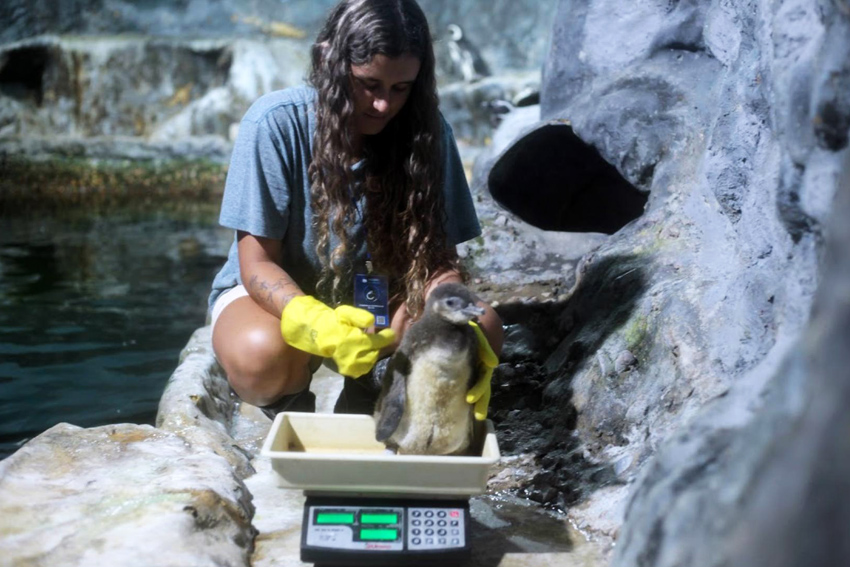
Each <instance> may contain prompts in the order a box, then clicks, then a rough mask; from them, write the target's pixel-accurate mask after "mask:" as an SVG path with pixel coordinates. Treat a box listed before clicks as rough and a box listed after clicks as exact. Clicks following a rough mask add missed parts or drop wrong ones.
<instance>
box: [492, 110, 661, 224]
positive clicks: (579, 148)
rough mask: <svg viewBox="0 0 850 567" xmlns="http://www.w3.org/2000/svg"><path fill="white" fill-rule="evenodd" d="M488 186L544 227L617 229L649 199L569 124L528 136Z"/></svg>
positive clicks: (510, 152)
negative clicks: (576, 133)
mask: <svg viewBox="0 0 850 567" xmlns="http://www.w3.org/2000/svg"><path fill="white" fill-rule="evenodd" d="M645 173H646V175H649V176H651V174H652V172H651V171H649V170H647V171H646V172H645ZM488 185H489V188H490V193H491V194H492V195H493V198H494V199H495V200H496V201H497V202H498V203H499V204H500V205H502V206H503V207H505V208H506V209H508V210H509V211H511V212H512V213H514V214H515V215H517V216H518V217H519V218H521V219H522V220H524V221H525V222H527V223H529V224H531V225H533V226H536V227H538V228H541V229H543V230H553V231H566V232H598V233H604V234H613V233H615V232H617V231H618V230H619V229H620V228H622V227H623V226H625V225H626V224H627V223H629V222H630V221H632V220H634V219H636V218H638V217H639V216H641V215H642V214H643V212H644V206H645V205H646V201H647V194H646V193H642V192H640V191H638V190H637V189H636V188H635V187H634V186H633V185H631V184H630V183H629V182H628V181H626V180H625V179H624V178H623V176H622V175H620V173H619V172H618V171H617V169H616V168H615V167H614V166H612V165H611V164H609V163H608V162H606V161H605V160H604V159H603V158H602V157H601V156H600V155H599V152H597V151H596V149H594V148H593V147H592V146H589V145H588V144H585V143H584V142H583V141H582V140H581V139H580V138H579V137H578V136H576V135H575V133H574V132H573V129H572V128H571V127H570V126H569V124H566V123H550V124H546V125H544V126H542V127H541V128H539V129H538V130H536V131H534V132H531V133H529V134H528V135H526V136H524V137H523V138H522V139H521V140H519V141H518V142H517V143H516V144H515V145H514V146H512V147H511V148H510V149H508V150H507V151H506V152H505V154H504V155H502V156H501V157H500V158H499V160H498V162H497V163H496V165H495V166H494V167H493V168H492V170H491V171H490V175H489V178H488Z"/></svg>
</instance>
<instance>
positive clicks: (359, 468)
mask: <svg viewBox="0 0 850 567" xmlns="http://www.w3.org/2000/svg"><path fill="white" fill-rule="evenodd" d="M473 448H474V449H475V450H474V452H473V456H450V457H437V456H427V455H392V454H388V453H387V452H386V451H385V447H384V444H383V443H379V442H378V441H376V440H375V421H374V420H373V419H372V417H371V416H368V415H341V414H317V413H296V412H284V413H279V414H278V415H277V416H276V417H275V419H274V422H273V423H272V427H271V430H270V431H269V434H268V437H266V440H265V443H263V448H262V450H261V452H260V454H261V455H262V456H264V457H267V458H269V459H270V460H271V463H272V467H273V469H274V471H275V472H276V473H277V475H278V484H279V486H281V487H284V488H295V489H301V490H307V491H311V492H331V493H337V492H342V493H362V494H374V495H386V496H389V495H414V494H418V495H428V496H441V495H442V496H466V495H470V496H471V495H474V494H481V493H482V492H484V490H485V488H486V485H487V478H488V475H489V472H490V466H491V465H493V464H494V463H495V462H496V461H498V460H499V457H500V454H499V445H498V443H497V441H496V433H495V430H494V428H493V423H492V422H491V421H490V420H487V421H485V422H483V423H479V422H476V435H475V441H474V442H473Z"/></svg>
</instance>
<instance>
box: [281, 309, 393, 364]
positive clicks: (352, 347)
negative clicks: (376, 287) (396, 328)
mask: <svg viewBox="0 0 850 567" xmlns="http://www.w3.org/2000/svg"><path fill="white" fill-rule="evenodd" d="M374 324H375V316H374V315H372V314H371V313H369V312H368V311H366V310H365V309H359V308H357V307H352V306H350V305H340V306H339V307H337V308H336V309H331V308H330V307H328V306H327V305H325V304H324V303H322V302H321V301H319V300H317V299H316V298H314V297H311V296H309V295H302V296H299V297H295V298H293V299H292V300H291V301H290V302H289V303H288V304H287V306H286V307H285V308H284V309H283V313H282V315H281V322H280V330H281V334H282V335H283V339H284V340H285V341H286V342H287V344H289V345H290V346H294V347H295V348H297V349H299V350H303V351H305V352H309V353H310V354H315V355H318V356H324V357H330V358H333V360H334V362H336V365H337V369H338V370H339V373H340V374H342V375H343V376H350V377H352V378H357V377H359V376H362V375H363V374H366V373H367V372H369V371H370V370H371V369H372V367H373V366H374V365H375V363H376V362H377V361H378V353H379V352H380V350H381V349H382V348H384V347H386V346H387V345H389V344H391V343H393V342H394V341H395V333H394V332H393V330H392V329H384V330H382V331H380V332H378V333H375V334H368V333H367V332H366V331H365V329H367V328H368V327H371V326H373V325H374Z"/></svg>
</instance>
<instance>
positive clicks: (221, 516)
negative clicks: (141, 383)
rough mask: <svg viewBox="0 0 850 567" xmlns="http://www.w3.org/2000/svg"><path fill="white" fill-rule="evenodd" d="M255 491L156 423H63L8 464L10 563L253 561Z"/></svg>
mask: <svg viewBox="0 0 850 567" xmlns="http://www.w3.org/2000/svg"><path fill="white" fill-rule="evenodd" d="M253 513H254V508H253V506H252V504H251V495H250V494H249V493H248V491H247V490H246V488H245V485H244V484H243V483H242V481H241V480H240V479H239V478H238V477H236V476H235V475H234V474H233V472H232V470H231V467H230V465H229V464H228V463H227V461H225V460H224V459H223V458H221V457H219V456H217V455H215V454H214V453H212V452H211V451H209V450H206V449H204V448H203V447H200V446H196V445H193V444H191V443H189V442H188V441H186V440H185V439H183V438H181V437H179V436H177V435H174V434H171V433H167V432H164V431H161V430H159V429H155V428H153V427H150V426H142V425H129V424H125V425H114V426H105V427H97V428H93V429H80V428H79V427H75V426H72V425H68V424H60V425H57V426H55V427H53V428H51V429H49V430H48V431H46V432H45V433H43V434H42V435H40V436H38V437H37V438H35V439H33V440H32V441H30V442H29V443H27V444H26V445H25V446H24V447H23V448H21V449H20V450H19V451H17V452H16V453H15V454H14V455H12V456H11V457H9V458H7V459H5V460H3V461H2V462H0V557H2V560H0V563H2V564H4V565H44V566H47V565H126V566H139V567H142V566H145V567H147V566H150V565H173V566H175V567H177V566H185V565H199V566H202V565H209V566H216V565H248V561H249V557H250V555H251V551H252V549H253V540H254V528H253V526H252V525H251V517H252V516H253Z"/></svg>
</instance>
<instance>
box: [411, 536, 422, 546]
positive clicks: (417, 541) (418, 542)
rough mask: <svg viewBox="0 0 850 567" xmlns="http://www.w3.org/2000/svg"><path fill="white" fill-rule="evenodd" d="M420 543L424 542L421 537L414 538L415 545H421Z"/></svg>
mask: <svg viewBox="0 0 850 567" xmlns="http://www.w3.org/2000/svg"><path fill="white" fill-rule="evenodd" d="M420 543H422V540H421V539H419V538H418V537H415V538H413V545H419V544H420Z"/></svg>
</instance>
